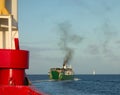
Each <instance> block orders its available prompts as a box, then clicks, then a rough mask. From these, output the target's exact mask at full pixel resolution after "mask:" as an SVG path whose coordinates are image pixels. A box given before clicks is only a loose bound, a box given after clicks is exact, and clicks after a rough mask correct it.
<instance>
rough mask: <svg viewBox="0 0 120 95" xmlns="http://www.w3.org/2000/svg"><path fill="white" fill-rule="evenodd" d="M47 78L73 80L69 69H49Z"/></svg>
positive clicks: (72, 74)
mask: <svg viewBox="0 0 120 95" xmlns="http://www.w3.org/2000/svg"><path fill="white" fill-rule="evenodd" d="M49 77H50V79H52V80H73V79H74V72H73V70H72V68H71V67H66V66H64V67H63V68H51V69H50V72H49Z"/></svg>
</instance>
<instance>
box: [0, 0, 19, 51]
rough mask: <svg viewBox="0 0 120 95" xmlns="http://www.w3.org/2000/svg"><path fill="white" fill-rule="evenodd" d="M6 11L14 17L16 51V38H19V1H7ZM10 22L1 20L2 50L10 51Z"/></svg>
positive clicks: (13, 28) (0, 45) (13, 32)
mask: <svg viewBox="0 0 120 95" xmlns="http://www.w3.org/2000/svg"><path fill="white" fill-rule="evenodd" d="M6 9H7V10H8V11H9V13H10V14H11V15H12V38H11V40H12V49H14V48H15V47H14V46H15V45H14V38H18V12H17V11H18V0H6ZM8 27H9V26H8V20H7V19H1V18H0V48H6V49H9V45H10V43H9V42H10V41H9V40H10V38H9V32H8Z"/></svg>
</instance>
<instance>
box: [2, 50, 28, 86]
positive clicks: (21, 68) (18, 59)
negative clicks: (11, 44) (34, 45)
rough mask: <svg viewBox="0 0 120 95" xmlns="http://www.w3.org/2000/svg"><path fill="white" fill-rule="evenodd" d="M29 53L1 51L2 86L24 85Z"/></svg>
mask: <svg viewBox="0 0 120 95" xmlns="http://www.w3.org/2000/svg"><path fill="white" fill-rule="evenodd" d="M28 58H29V52H28V51H25V50H13V49H0V85H24V79H25V69H27V68H28V63H29V62H28V60H29V59H28Z"/></svg>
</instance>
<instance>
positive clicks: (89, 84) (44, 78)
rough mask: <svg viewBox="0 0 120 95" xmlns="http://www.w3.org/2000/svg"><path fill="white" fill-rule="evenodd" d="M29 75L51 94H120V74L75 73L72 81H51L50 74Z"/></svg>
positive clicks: (38, 86)
mask: <svg viewBox="0 0 120 95" xmlns="http://www.w3.org/2000/svg"><path fill="white" fill-rule="evenodd" d="M28 77H29V79H30V80H31V82H32V84H33V85H34V86H35V87H36V88H37V89H38V90H40V91H42V92H45V93H47V94H49V95H120V75H75V79H74V80H71V81H51V80H49V78H48V75H29V76H28Z"/></svg>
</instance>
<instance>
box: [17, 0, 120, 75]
mask: <svg viewBox="0 0 120 95" xmlns="http://www.w3.org/2000/svg"><path fill="white" fill-rule="evenodd" d="M119 4H120V0H19V1H18V18H19V20H18V23H19V25H18V26H19V39H20V47H21V49H25V50H29V51H30V57H29V69H28V70H26V72H27V73H28V74H48V72H49V69H50V68H52V67H62V64H63V61H64V57H65V52H64V51H63V50H62V49H61V46H60V42H61V39H62V35H61V33H62V32H63V31H62V30H61V29H60V28H61V26H60V25H62V26H63V27H64V28H65V29H66V31H67V32H68V35H70V36H74V37H75V38H77V37H80V38H81V39H82V40H81V41H79V43H71V42H72V40H71V41H68V43H67V44H68V45H69V47H70V48H71V49H72V50H74V54H73V55H72V59H71V60H70V64H71V65H72V68H73V70H74V72H75V74H92V72H93V70H95V71H96V74H120V58H119V57H120V11H119V9H120V6H119ZM63 36H65V35H63ZM66 38H67V37H66Z"/></svg>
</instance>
